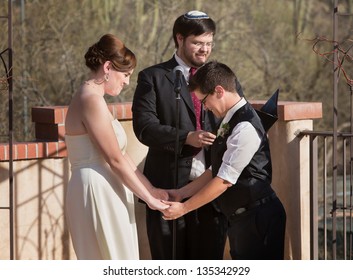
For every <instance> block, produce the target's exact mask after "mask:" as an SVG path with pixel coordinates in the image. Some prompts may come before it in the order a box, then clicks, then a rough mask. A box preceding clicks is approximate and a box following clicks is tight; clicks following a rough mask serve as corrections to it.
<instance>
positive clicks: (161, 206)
mask: <svg viewBox="0 0 353 280" xmlns="http://www.w3.org/2000/svg"><path fill="white" fill-rule="evenodd" d="M146 203H147V205H148V207H149V208H151V209H152V210H159V211H163V210H165V209H167V208H168V207H169V205H168V204H166V203H165V202H164V201H161V200H159V199H155V198H152V199H151V200H150V201H149V202H147V201H146Z"/></svg>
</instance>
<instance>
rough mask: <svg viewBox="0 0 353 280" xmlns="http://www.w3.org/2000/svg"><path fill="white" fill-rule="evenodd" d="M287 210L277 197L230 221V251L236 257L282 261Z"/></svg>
mask: <svg viewBox="0 0 353 280" xmlns="http://www.w3.org/2000/svg"><path fill="white" fill-rule="evenodd" d="M285 227H286V213H285V210H284V208H283V205H282V203H281V202H280V200H279V199H278V198H276V199H274V200H271V201H269V202H268V203H266V204H263V205H260V206H258V207H256V208H253V209H250V210H248V211H246V212H243V213H241V214H239V215H235V216H233V218H232V219H231V220H229V228H228V238H229V246H230V254H231V256H232V259H236V260H283V258H284V236H285Z"/></svg>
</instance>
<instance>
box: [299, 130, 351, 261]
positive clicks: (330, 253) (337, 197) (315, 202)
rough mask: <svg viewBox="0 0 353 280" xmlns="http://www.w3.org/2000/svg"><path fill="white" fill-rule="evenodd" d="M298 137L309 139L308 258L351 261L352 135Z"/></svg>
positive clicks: (326, 133) (309, 134) (305, 133)
mask: <svg viewBox="0 0 353 280" xmlns="http://www.w3.org/2000/svg"><path fill="white" fill-rule="evenodd" d="M300 137H309V139H310V141H309V142H310V215H311V217H310V225H311V229H310V236H311V259H325V260H326V259H343V260H347V259H349V260H351V259H352V253H353V252H352V237H353V211H352V210H353V208H352V206H353V199H352V195H353V191H352V185H353V184H352V182H353V172H352V170H353V154H352V147H353V134H352V133H340V132H336V133H334V132H315V131H303V132H301V133H300ZM334 137H336V139H337V143H336V144H337V149H334V147H333V145H332V144H333V141H334ZM334 154H336V160H335V161H333V155H334ZM331 163H332V166H331V167H330V164H331ZM334 170H335V172H336V174H337V176H336V177H334V176H333V174H334Z"/></svg>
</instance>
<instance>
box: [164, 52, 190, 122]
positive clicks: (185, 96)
mask: <svg viewBox="0 0 353 280" xmlns="http://www.w3.org/2000/svg"><path fill="white" fill-rule="evenodd" d="M176 66H178V63H177V61H176V60H175V58H174V56H173V58H172V59H170V60H169V61H168V62H167V63H166V67H167V73H166V78H167V79H168V81H169V82H170V83H171V85H172V87H171V88H172V89H173V90H172V94H174V95H173V97H175V92H174V73H173V70H174V68H175V67H176ZM180 97H181V99H182V100H183V101H184V103H185V104H186V105H187V107H189V109H190V110H191V111H192V112H193V114H194V115H195V110H194V104H193V103H192V99H191V94H190V92H189V89H188V85H187V82H186V80H185V78H184V75H183V78H182V82H181V91H180Z"/></svg>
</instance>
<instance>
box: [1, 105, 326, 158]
mask: <svg viewBox="0 0 353 280" xmlns="http://www.w3.org/2000/svg"><path fill="white" fill-rule="evenodd" d="M249 102H250V103H251V104H252V105H253V107H254V108H255V109H260V108H261V107H262V106H263V105H264V104H265V102H266V101H264V100H250V101H249ZM108 107H109V109H110V111H111V112H112V114H113V116H114V117H115V118H117V119H119V120H120V121H131V120H132V111H131V107H132V103H131V102H125V103H113V104H108ZM66 113H67V106H48V107H33V108H32V121H33V122H34V124H35V139H36V140H35V141H31V142H21V143H14V144H13V153H12V154H13V160H26V159H36V158H50V157H53V158H62V157H66V156H67V151H66V146H65V142H64V137H65V116H66ZM319 118H322V104H321V103H319V102H290V101H288V102H286V101H281V102H278V120H279V121H294V120H306V119H307V120H309V119H311V120H312V119H319ZM8 160H9V145H8V144H7V143H2V144H0V161H8Z"/></svg>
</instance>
